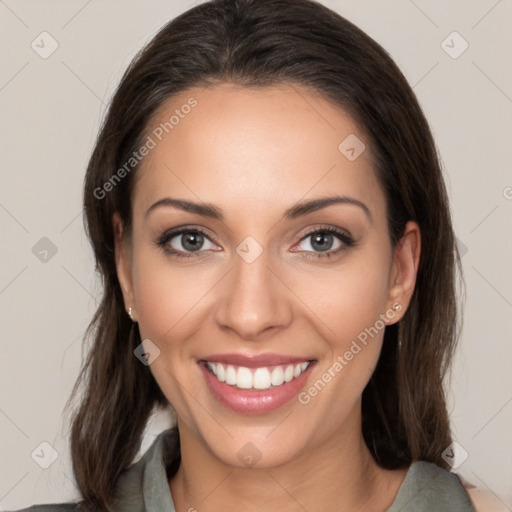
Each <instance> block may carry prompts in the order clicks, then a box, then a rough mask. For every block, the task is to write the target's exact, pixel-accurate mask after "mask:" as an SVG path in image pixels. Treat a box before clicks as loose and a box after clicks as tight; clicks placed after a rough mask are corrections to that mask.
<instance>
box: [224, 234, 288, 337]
mask: <svg viewBox="0 0 512 512" xmlns="http://www.w3.org/2000/svg"><path fill="white" fill-rule="evenodd" d="M271 266H272V262H271V255H270V253H269V251H268V250H267V249H265V250H263V248H261V247H260V246H259V244H258V246H256V245H255V244H254V243H253V242H252V241H251V240H249V241H247V243H246V244H245V243H244V242H242V243H241V244H240V245H239V246H238V247H237V253H236V254H234V255H233V269H232V271H231V272H230V273H229V275H228V276H227V281H226V282H225V286H224V288H223V295H222V297H221V298H220V300H219V303H218V307H217V309H216V322H217V324H218V325H219V326H220V327H223V328H230V329H231V330H233V331H236V332H237V334H238V336H240V337H241V338H244V339H254V338H256V337H257V336H258V335H259V334H260V333H261V332H263V331H265V330H267V329H269V328H270V327H283V326H284V325H287V324H288V323H289V321H290V319H291V307H290V304H289V303H288V302H287V300H288V299H287V297H286V294H285V287H284V286H283V284H282V283H281V282H280V281H279V279H277V278H276V276H275V275H274V272H275V271H274V272H272V271H271V270H270V269H269V267H271Z"/></svg>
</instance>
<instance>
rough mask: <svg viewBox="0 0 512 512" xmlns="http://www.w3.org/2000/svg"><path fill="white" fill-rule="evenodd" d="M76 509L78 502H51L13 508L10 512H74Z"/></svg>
mask: <svg viewBox="0 0 512 512" xmlns="http://www.w3.org/2000/svg"><path fill="white" fill-rule="evenodd" d="M75 510H78V505H77V504H76V503H49V504H47V505H33V506H32V507H28V508H22V509H18V510H12V511H10V512H72V511H75ZM8 512H9V511H8Z"/></svg>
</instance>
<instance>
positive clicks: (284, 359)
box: [201, 353, 314, 368]
mask: <svg viewBox="0 0 512 512" xmlns="http://www.w3.org/2000/svg"><path fill="white" fill-rule="evenodd" d="M201 359H202V360H203V361H210V362H211V363H223V364H231V365H233V366H244V367H245V368H261V367H262V366H277V365H280V364H297V363H304V362H306V361H312V360H314V358H313V357H310V358H307V357H294V356H285V355H280V354H272V353H266V354H259V355H257V356H247V355H242V354H212V355H210V356H206V357H203V358H201Z"/></svg>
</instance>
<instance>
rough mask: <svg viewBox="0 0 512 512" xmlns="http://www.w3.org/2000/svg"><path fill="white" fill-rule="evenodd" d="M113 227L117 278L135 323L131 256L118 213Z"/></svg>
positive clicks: (114, 216) (127, 308)
mask: <svg viewBox="0 0 512 512" xmlns="http://www.w3.org/2000/svg"><path fill="white" fill-rule="evenodd" d="M112 226H113V230H114V240H115V261H116V270H117V278H118V280H119V285H120V287H121V291H122V292H123V298H124V304H125V309H126V311H127V312H128V311H130V312H131V315H130V318H131V319H132V320H133V321H135V301H134V297H133V287H132V277H131V255H130V254H129V247H128V244H127V240H126V237H125V234H124V230H123V222H122V220H121V217H120V216H119V213H118V212H115V213H114V215H113V216H112Z"/></svg>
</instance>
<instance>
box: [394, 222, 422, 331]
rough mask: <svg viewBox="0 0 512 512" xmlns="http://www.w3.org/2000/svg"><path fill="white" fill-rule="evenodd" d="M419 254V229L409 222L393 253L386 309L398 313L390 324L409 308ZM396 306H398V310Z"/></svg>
mask: <svg viewBox="0 0 512 512" xmlns="http://www.w3.org/2000/svg"><path fill="white" fill-rule="evenodd" d="M420 253H421V232H420V228H419V226H418V224H417V223H416V222H414V221H409V222H408V223H407V224H406V226H405V229H404V234H403V236H402V238H401V239H400V241H399V242H398V243H397V245H396V247H395V251H394V259H393V269H392V272H391V279H390V286H389V299H388V308H393V309H394V310H395V311H399V313H398V314H397V315H396V316H395V317H394V318H393V321H391V322H389V323H390V324H393V323H396V322H398V321H399V320H400V319H401V318H402V317H403V315H404V314H405V311H406V310H407V308H408V306H409V303H410V301H411V297H412V294H413V293H414V288H415V285H416V277H417V274H418V267H419V262H420ZM397 304H398V305H399V306H400V307H399V308H398V309H397Z"/></svg>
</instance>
